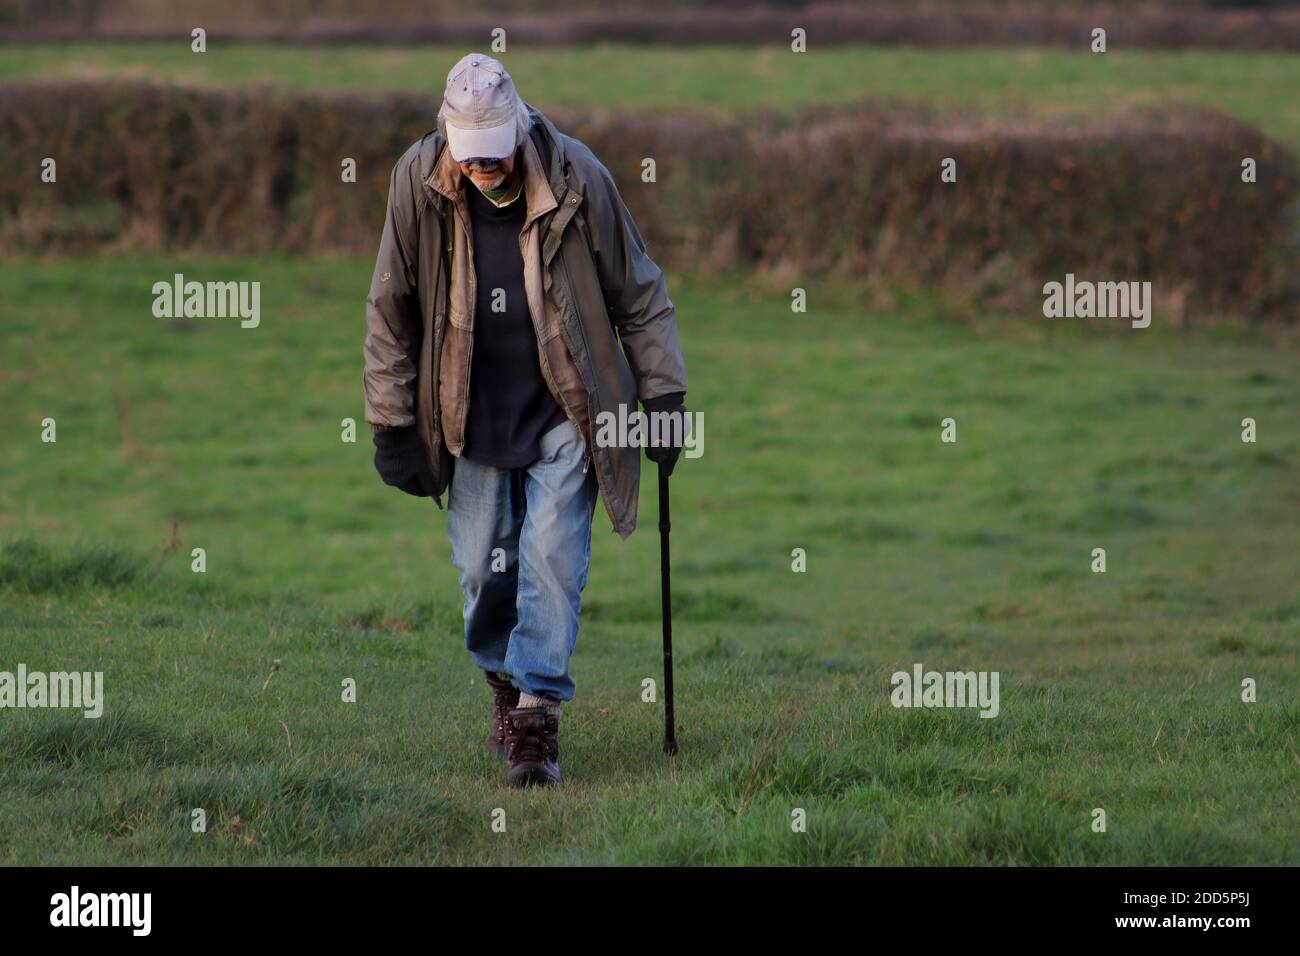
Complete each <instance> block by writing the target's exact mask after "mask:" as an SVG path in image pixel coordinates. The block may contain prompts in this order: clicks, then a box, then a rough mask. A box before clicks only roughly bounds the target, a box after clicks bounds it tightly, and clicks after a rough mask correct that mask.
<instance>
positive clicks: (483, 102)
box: [442, 53, 519, 163]
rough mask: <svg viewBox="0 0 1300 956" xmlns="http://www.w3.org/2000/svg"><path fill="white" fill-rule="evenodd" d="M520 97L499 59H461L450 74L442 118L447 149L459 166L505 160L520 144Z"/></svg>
mask: <svg viewBox="0 0 1300 956" xmlns="http://www.w3.org/2000/svg"><path fill="white" fill-rule="evenodd" d="M518 109H519V97H518V94H516V93H515V81H514V80H512V79H510V74H509V73H507V72H506V68H505V67H504V66H502V65H501V62H500V61H499V60H494V59H493V58H492V57H490V56H485V55H484V54H482V53H470V54H468V55H467V56H464V57H462V58H461V60H460V62H459V63H457V64H456V65H455V66H453V67H452V68H451V72H450V73H448V74H447V89H446V90H445V91H444V93H443V96H442V118H443V122H444V124H445V125H446V129H447V147H448V148H449V149H450V150H451V158H452V159H454V160H456V162H458V163H463V162H465V161H467V160H470V159H503V158H504V157H506V156H509V155H510V154H511V153H513V152H514V151H515V147H516V146H518V145H519V132H518V125H517V123H518V120H517V119H516V117H517V115H518Z"/></svg>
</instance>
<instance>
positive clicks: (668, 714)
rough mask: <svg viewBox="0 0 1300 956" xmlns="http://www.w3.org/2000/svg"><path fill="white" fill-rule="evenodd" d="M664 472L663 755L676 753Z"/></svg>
mask: <svg viewBox="0 0 1300 956" xmlns="http://www.w3.org/2000/svg"><path fill="white" fill-rule="evenodd" d="M671 529H672V524H671V522H670V521H669V520H668V471H667V462H660V463H659V574H660V585H661V588H662V595H663V619H664V753H666V754H667V755H668V756H670V757H671V756H673V755H674V754H676V753H677V727H676V725H675V723H674V721H673V601H672V584H671V582H670V576H669V570H668V532H669V531H670V530H671Z"/></svg>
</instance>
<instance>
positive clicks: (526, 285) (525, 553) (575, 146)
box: [364, 53, 686, 786]
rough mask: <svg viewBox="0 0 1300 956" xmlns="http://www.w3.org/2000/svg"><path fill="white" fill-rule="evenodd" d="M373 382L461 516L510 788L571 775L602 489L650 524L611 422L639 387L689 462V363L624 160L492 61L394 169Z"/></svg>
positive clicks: (667, 462)
mask: <svg viewBox="0 0 1300 956" xmlns="http://www.w3.org/2000/svg"><path fill="white" fill-rule="evenodd" d="M364 380H365V397H366V418H367V420H368V421H369V422H370V425H371V428H372V430H373V431H374V442H375V468H376V469H377V470H378V472H379V474H380V476H381V477H382V478H383V480H384V481H385V482H386V483H387V484H389V485H392V486H394V487H396V488H399V489H400V490H402V491H404V492H406V493H408V494H412V495H417V496H424V497H433V498H434V499H435V501H437V503H438V506H439V507H440V508H441V507H442V495H443V493H444V492H445V493H446V494H447V514H448V522H447V525H448V533H449V535H450V538H451V548H452V561H453V563H454V564H455V566H456V569H457V571H458V572H459V574H460V583H461V587H462V588H463V590H464V592H465V615H464V616H465V646H466V649H467V650H468V651H469V653H470V656H471V657H472V658H473V660H474V663H475V664H477V665H478V667H480V668H482V670H483V672H484V674H485V676H486V678H487V683H488V686H489V687H490V688H491V690H492V694H493V708H492V718H491V730H490V733H489V736H488V746H489V748H490V749H491V750H492V752H493V753H495V754H497V755H499V756H504V757H505V758H506V760H507V764H508V769H507V774H506V779H507V782H508V783H509V784H510V785H512V786H527V785H529V784H538V785H547V784H556V783H559V781H560V766H559V720H560V705H561V703H562V702H563V701H567V700H571V699H572V698H573V694H574V682H573V679H572V678H571V677H570V675H569V659H570V656H571V655H572V653H573V649H574V646H575V643H576V641H577V637H578V614H579V609H580V606H581V595H582V591H583V588H584V587H585V585H586V582H587V569H588V565H589V563H590V557H591V522H592V515H593V512H594V510H595V502H596V495H597V492H598V491H599V493H600V497H601V499H602V500H603V501H604V504H605V510H606V512H607V513H608V515H609V519H610V521H611V522H612V523H613V527H614V530H615V531H616V532H618V534H619V535H621V536H622V537H624V538H626V537H627V536H628V535H629V534H631V533H632V530H633V529H634V528H635V526H636V512H637V496H638V491H639V479H640V459H639V454H640V453H639V449H638V448H637V447H635V445H629V444H628V443H626V442H625V443H624V444H622V445H611V446H608V447H603V446H602V445H601V444H599V443H594V442H593V441H592V436H593V422H597V421H598V416H602V415H603V414H604V413H610V414H611V415H614V416H619V415H620V412H621V414H622V416H623V417H624V418H626V416H627V415H628V414H629V413H635V411H636V403H637V401H638V400H639V401H640V402H641V404H642V406H643V408H644V410H645V411H646V412H647V413H656V412H658V413H675V414H677V415H680V416H681V421H682V423H683V429H681V430H677V431H675V432H673V436H674V437H673V439H672V440H670V441H668V442H666V443H664V444H661V445H658V446H654V447H649V446H648V447H647V449H646V453H647V455H648V456H649V457H650V458H651V459H652V460H653V461H655V462H660V463H662V464H661V467H663V468H665V469H667V470H669V471H671V469H672V467H673V465H674V464H675V463H676V461H677V457H678V455H680V454H681V437H682V432H683V431H684V421H685V413H686V410H685V407H684V405H683V402H684V399H685V394H686V367H685V363H684V361H683V359H682V353H681V346H680V344H679V342H678V337H677V322H676V315H675V313H674V310H673V304H672V301H671V300H670V299H669V298H668V293H667V289H666V288H665V284H664V278H663V273H662V272H661V271H660V269H659V267H658V266H656V265H655V263H654V262H653V261H651V259H650V257H649V256H648V255H647V254H646V250H645V245H644V243H643V242H642V241H641V236H640V234H639V233H638V232H637V229H636V225H635V224H634V223H633V221H632V217H631V216H630V215H629V214H628V210H627V207H626V206H625V205H624V204H623V200H622V198H621V197H620V196H619V193H618V190H617V188H616V187H615V185H614V180H613V178H612V177H611V176H610V173H609V170H607V169H606V168H605V167H604V166H603V165H602V164H601V163H600V161H599V160H597V159H596V157H595V156H594V155H592V152H591V150H589V149H588V148H587V147H586V146H584V145H583V144H582V143H581V142H579V141H578V140H576V139H574V138H573V137H571V136H566V135H564V134H563V133H561V132H559V131H558V130H557V129H556V128H555V126H554V124H552V123H551V121H550V120H548V119H547V118H546V117H545V116H544V115H542V114H541V113H540V112H539V111H538V110H537V109H535V108H534V107H532V106H530V105H528V104H527V103H525V102H524V101H523V100H522V99H521V98H520V97H519V96H518V95H517V93H516V92H515V87H514V83H513V81H512V80H511V78H510V75H509V74H508V73H507V72H506V70H505V67H504V66H502V65H501V63H499V62H498V61H497V60H495V59H493V58H491V57H488V56H484V55H482V54H477V53H472V54H470V55H468V56H466V57H464V58H463V59H462V60H461V61H460V62H458V63H457V64H456V65H455V66H454V67H452V70H451V72H450V73H449V74H448V75H447V87H446V90H445V93H444V95H443V102H442V108H441V109H440V110H439V112H438V124H437V129H436V130H434V131H432V132H430V133H429V134H427V135H426V136H424V137H423V138H422V139H421V140H419V142H417V143H415V144H414V145H412V146H411V147H410V149H408V150H407V151H406V153H405V154H404V155H403V156H402V158H401V159H400V160H398V162H397V165H396V166H395V167H394V168H393V174H392V180H391V182H390V185H389V193H388V209H387V214H386V217H385V221H384V230H383V235H382V238H381V239H380V243H379V255H378V258H377V260H376V262H375V272H374V276H373V278H372V279H371V283H370V295H369V298H368V299H367V308H366V339H365V375H364ZM599 420H602V421H603V420H604V419H599Z"/></svg>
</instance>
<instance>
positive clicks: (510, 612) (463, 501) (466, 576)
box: [447, 421, 596, 701]
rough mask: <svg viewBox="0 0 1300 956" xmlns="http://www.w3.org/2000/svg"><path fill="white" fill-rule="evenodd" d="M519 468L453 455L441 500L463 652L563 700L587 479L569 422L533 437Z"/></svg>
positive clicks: (588, 503) (583, 580) (592, 490)
mask: <svg viewBox="0 0 1300 956" xmlns="http://www.w3.org/2000/svg"><path fill="white" fill-rule="evenodd" d="M540 445H541V455H540V457H539V458H538V459H537V461H535V462H533V463H532V464H531V465H528V466H527V467H525V468H510V469H502V468H493V467H491V466H489V465H481V464H476V463H474V462H472V461H469V460H468V459H466V458H459V459H457V461H456V468H455V471H454V472H453V474H452V481H451V491H450V494H449V498H448V502H447V512H448V520H447V528H448V532H449V534H450V536H451V551H452V563H453V564H455V566H456V570H457V571H459V572H460V584H461V588H462V589H463V590H464V592H465V648H466V650H468V651H469V653H470V656H471V657H473V659H474V662H475V663H476V664H477V665H478V666H479V667H481V668H483V669H484V670H489V671H494V672H497V673H504V674H507V675H509V677H510V681H511V683H513V684H514V685H515V686H516V687H517V688H519V690H521V691H523V692H524V693H527V694H533V695H534V696H537V697H545V698H548V699H550V700H563V701H567V700H572V699H573V691H574V683H573V678H572V677H570V676H569V658H570V657H571V656H572V654H573V648H574V645H575V644H576V643H577V640H578V613H579V611H580V609H581V606H582V590H583V588H585V587H586V586H587V570H588V567H589V565H590V564H591V521H592V515H593V512H594V511H595V507H596V475H595V472H594V470H592V469H590V468H589V467H588V464H589V463H588V462H587V458H586V447H585V443H584V442H583V439H582V435H581V434H580V433H579V431H578V429H577V426H575V425H574V424H573V422H571V421H565V422H564V423H563V424H562V425H558V426H556V427H555V428H553V429H551V430H550V431H549V432H547V433H546V434H545V435H543V436H542V438H541V442H540Z"/></svg>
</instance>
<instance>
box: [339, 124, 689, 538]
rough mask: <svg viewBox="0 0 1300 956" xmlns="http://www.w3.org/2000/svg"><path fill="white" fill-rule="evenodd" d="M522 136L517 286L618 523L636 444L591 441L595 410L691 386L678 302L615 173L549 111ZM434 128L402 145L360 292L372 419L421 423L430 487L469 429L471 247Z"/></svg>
mask: <svg viewBox="0 0 1300 956" xmlns="http://www.w3.org/2000/svg"><path fill="white" fill-rule="evenodd" d="M528 111H529V115H530V117H531V118H532V121H533V122H532V126H531V129H530V131H529V136H528V138H527V140H526V141H525V142H524V144H523V154H522V159H523V175H524V190H525V195H526V201H527V206H528V209H527V213H526V216H525V225H524V229H523V232H522V233H521V234H520V250H521V252H522V253H523V259H524V290H525V295H526V297H527V299H528V307H529V312H530V314H531V315H532V319H533V326H534V328H535V330H536V332H537V343H538V363H539V365H540V367H541V370H542V374H543V376H544V378H545V379H546V382H547V385H548V386H549V387H550V390H551V392H552V394H553V395H554V396H555V398H556V401H558V402H559V403H560V407H561V408H563V409H564V411H565V413H566V414H567V415H568V416H569V418H570V419H572V420H573V421H574V422H575V423H576V424H577V425H578V427H579V429H581V431H582V435H583V438H584V439H585V440H586V444H587V453H588V455H589V457H590V459H591V467H592V468H594V470H595V474H596V480H597V483H598V484H599V486H600V492H601V497H602V499H603V500H604V502H605V510H606V511H607V512H608V513H609V518H610V521H611V522H612V523H613V526H614V530H615V531H617V532H618V533H619V534H620V535H621V536H622V537H627V536H628V535H629V534H631V533H632V531H633V529H634V528H635V527H636V511H637V496H638V489H639V484H640V474H641V471H640V469H641V460H640V449H638V448H602V447H598V446H597V445H596V444H595V443H594V442H593V441H592V435H593V433H594V431H595V424H594V423H595V422H596V420H597V416H598V415H600V414H601V413H602V412H611V413H612V414H614V415H615V416H617V415H618V413H619V406H620V405H622V406H625V407H626V413H625V414H631V413H632V412H633V411H635V410H636V408H637V400H638V399H640V400H641V401H643V402H644V401H648V400H650V399H654V398H658V397H660V396H663V395H669V394H672V393H674V392H685V391H686V365H685V362H684V361H683V359H682V352H681V345H680V343H679V341H678V338H677V318H676V313H675V312H674V309H673V304H672V301H671V300H670V299H669V298H668V292H667V289H666V287H665V284H664V278H663V273H662V272H661V271H660V269H659V267H658V266H657V265H655V263H654V262H653V261H652V260H651V259H650V257H649V256H648V255H647V254H646V251H645V244H644V243H643V242H642V241H641V236H640V234H639V233H638V232H637V228H636V224H635V223H634V222H633V221H632V217H631V215H630V214H629V213H628V210H627V207H626V206H625V205H624V204H623V199H622V197H621V196H619V194H618V190H617V188H616V187H615V186H614V180H613V178H612V177H611V176H610V174H609V170H607V169H606V168H605V167H604V166H603V165H602V164H601V162H600V161H599V160H598V159H596V157H595V156H594V155H593V154H592V152H591V150H589V149H588V148H587V147H586V146H585V145H583V144H582V143H581V142H579V141H578V140H576V139H574V138H573V137H571V136H566V135H564V134H562V133H560V132H559V131H558V130H557V129H556V128H555V126H554V124H552V123H551V121H550V120H548V119H547V118H546V117H545V116H543V115H542V113H541V112H539V111H538V110H536V109H534V108H533V107H531V106H530V107H529V108H528ZM445 143H446V140H445V138H444V137H443V135H442V134H441V133H439V132H438V131H436V130H435V131H433V132H430V133H428V134H427V135H425V136H424V137H423V138H422V139H421V140H420V141H419V142H417V143H415V144H414V145H412V146H411V148H410V149H408V150H407V151H406V153H405V154H404V155H403V156H402V158H401V159H400V160H398V162H397V165H396V166H395V167H393V175H392V180H391V182H390V185H389V192H388V210H387V214H386V216H385V220H384V230H383V236H382V238H381V239H380V243H379V255H378V257H377V258H376V261H375V272H374V276H373V277H372V278H371V281H370V295H369V297H368V298H367V300H366V339H365V350H364V351H365V374H364V380H365V394H366V420H367V421H369V422H370V423H371V424H372V425H376V426H388V427H402V426H407V425H412V424H413V425H415V426H416V430H417V432H418V433H419V435H420V438H421V440H422V441H423V442H424V445H425V449H426V451H427V452H428V456H429V466H430V468H431V470H432V472H433V482H434V491H435V500H437V502H438V506H439V507H441V506H442V500H441V495H442V493H443V492H444V491H445V490H446V488H447V486H448V484H449V483H450V481H451V476H452V470H453V468H454V465H455V458H456V456H458V455H459V454H460V453H461V450H462V449H463V448H464V443H465V422H466V416H467V413H468V409H469V375H470V368H471V354H472V350H473V344H474V302H475V290H474V254H473V249H474V246H473V240H472V236H471V232H470V229H471V227H470V219H469V209H468V205H467V202H466V199H465V194H464V189H465V188H466V187H467V186H468V188H474V187H473V186H472V185H471V184H468V181H466V180H464V178H463V177H462V176H461V173H460V169H459V167H458V166H457V164H456V163H455V162H454V161H453V160H452V158H451V153H450V151H449V150H446V149H444V146H445Z"/></svg>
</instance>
